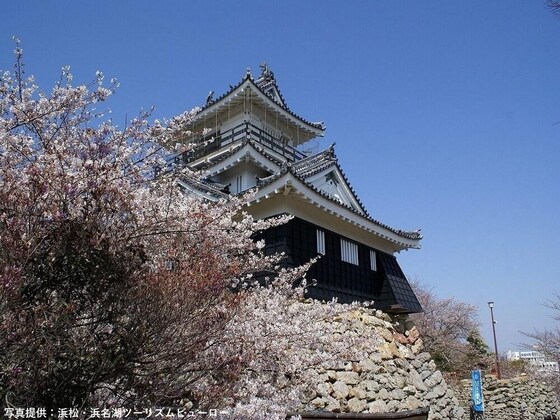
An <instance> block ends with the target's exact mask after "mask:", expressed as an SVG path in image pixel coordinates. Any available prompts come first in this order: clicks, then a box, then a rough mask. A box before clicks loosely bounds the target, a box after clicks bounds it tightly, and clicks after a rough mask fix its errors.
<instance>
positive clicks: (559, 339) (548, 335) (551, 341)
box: [523, 292, 560, 398]
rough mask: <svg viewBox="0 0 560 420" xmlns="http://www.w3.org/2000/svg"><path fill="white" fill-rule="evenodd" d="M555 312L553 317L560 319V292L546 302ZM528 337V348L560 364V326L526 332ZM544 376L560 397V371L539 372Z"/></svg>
mask: <svg viewBox="0 0 560 420" xmlns="http://www.w3.org/2000/svg"><path fill="white" fill-rule="evenodd" d="M544 305H545V306H546V307H547V308H548V309H550V310H551V311H552V312H553V319H554V320H556V321H560V293H558V292H556V293H554V296H553V298H551V299H550V300H548V301H547V302H546V303H545V304H544ZM523 334H524V335H525V336H526V337H528V338H529V339H531V341H532V343H531V344H530V345H525V347H527V349H530V350H534V351H538V352H540V353H542V354H543V355H544V356H545V358H546V359H547V360H548V361H552V362H556V363H558V364H560V328H559V327H558V325H557V326H556V327H555V328H549V329H536V330H535V331H533V332H524V333H523ZM537 374H538V375H539V376H541V377H542V379H544V380H545V381H546V382H547V383H548V384H549V385H550V386H551V387H552V389H554V391H555V392H556V394H557V395H558V396H559V398H560V373H559V372H556V371H554V370H548V371H543V372H538V373H537Z"/></svg>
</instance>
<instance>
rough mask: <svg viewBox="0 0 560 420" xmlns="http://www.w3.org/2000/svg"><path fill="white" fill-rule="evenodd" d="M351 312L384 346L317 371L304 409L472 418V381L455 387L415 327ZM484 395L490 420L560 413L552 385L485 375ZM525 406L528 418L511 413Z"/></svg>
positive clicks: (530, 418) (368, 312) (440, 418)
mask: <svg viewBox="0 0 560 420" xmlns="http://www.w3.org/2000/svg"><path fill="white" fill-rule="evenodd" d="M346 316H348V317H351V319H352V325H355V327H356V329H357V330H360V332H361V333H364V334H376V335H377V336H379V337H381V340H380V344H379V345H378V346H377V347H376V348H373V349H372V350H371V351H370V352H368V354H367V356H366V357H365V358H363V359H362V360H360V361H348V362H346V363H341V364H340V365H338V366H337V367H336V368H332V369H319V370H317V377H318V378H319V381H318V384H317V385H316V387H314V388H313V390H312V391H311V392H309V393H308V395H306V397H305V400H304V401H302V406H301V409H302V410H305V411H331V412H353V413H368V412H369V413H381V412H397V411H406V410H414V409H417V408H421V407H429V408H430V414H429V419H430V420H463V419H465V420H466V419H468V418H469V414H468V407H469V399H470V394H469V392H470V391H469V389H470V388H469V386H470V382H469V381H464V382H460V383H458V384H457V385H456V386H455V387H454V388H455V389H452V387H451V386H450V385H448V383H447V382H446V381H445V379H444V377H443V375H442V373H441V372H440V371H439V370H438V369H437V366H436V365H435V363H434V361H433V360H432V358H431V356H430V354H429V353H427V352H425V351H424V350H423V344H422V339H421V337H420V335H419V333H418V330H417V329H416V328H415V327H414V326H412V325H409V324H408V323H407V322H403V321H402V320H401V321H396V320H395V319H392V318H391V317H390V316H389V315H387V314H384V313H383V312H381V311H375V310H367V309H359V310H354V311H351V312H349V313H348V314H347V315H346ZM484 394H485V399H486V407H487V410H488V411H487V415H486V419H487V420H491V419H496V420H499V419H506V418H507V419H518V418H519V419H527V420H533V419H534V420H540V419H543V418H544V416H545V415H547V414H550V413H560V410H559V407H558V401H557V400H556V397H555V396H554V394H553V393H552V392H550V390H549V389H548V388H547V387H546V385H544V384H542V383H540V384H535V383H534V381H533V382H531V381H529V380H528V379H526V380H520V381H511V382H507V381H495V380H492V379H491V378H485V382H484ZM521 408H524V411H523V413H526V415H527V416H526V417H517V416H513V417H507V416H508V415H512V413H514V411H513V410H514V409H518V410H517V411H515V413H517V414H518V413H520V412H521V411H519V410H520V409H521ZM502 415H505V416H506V417H502ZM489 416H490V417H489Z"/></svg>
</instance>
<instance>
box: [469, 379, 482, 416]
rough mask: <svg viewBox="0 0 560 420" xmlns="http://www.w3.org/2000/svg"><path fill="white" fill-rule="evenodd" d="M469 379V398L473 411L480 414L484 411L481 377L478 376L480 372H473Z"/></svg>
mask: <svg viewBox="0 0 560 420" xmlns="http://www.w3.org/2000/svg"><path fill="white" fill-rule="evenodd" d="M471 379H472V388H471V398H472V403H473V410H474V411H478V412H480V413H482V412H483V411H484V398H483V396H482V375H481V374H480V370H473V371H472V372H471Z"/></svg>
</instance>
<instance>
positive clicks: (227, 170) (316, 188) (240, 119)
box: [176, 64, 422, 313]
mask: <svg viewBox="0 0 560 420" xmlns="http://www.w3.org/2000/svg"><path fill="white" fill-rule="evenodd" d="M188 129H189V131H190V132H192V133H202V132H203V131H204V129H210V132H208V133H205V134H204V136H202V135H200V136H199V137H198V138H195V139H194V141H193V139H187V140H186V141H188V142H191V143H195V144H198V146H196V147H195V148H194V149H192V150H189V151H188V152H185V153H183V154H181V155H179V156H177V157H176V162H177V163H178V164H182V165H186V166H188V167H189V168H191V169H193V170H195V171H198V172H201V173H202V174H203V178H202V180H193V179H184V180H182V181H181V185H182V187H183V188H184V189H185V190H188V191H190V192H192V193H195V194H199V195H202V196H204V197H206V198H208V199H217V198H220V197H226V196H227V195H228V194H241V193H243V192H245V191H247V190H249V189H256V191H257V192H256V195H255V196H254V197H253V199H252V201H251V202H250V203H249V206H248V208H247V211H248V212H250V213H251V214H252V215H253V216H255V217H257V218H267V217H272V216H276V215H280V214H286V213H287V214H290V215H293V216H294V219H293V220H292V221H290V222H289V223H288V224H286V225H284V226H279V227H277V228H275V229H270V230H269V231H266V232H264V233H263V237H264V239H265V243H266V251H267V252H268V253H274V252H285V254H286V256H287V258H286V261H285V265H286V266H297V265H300V264H303V263H305V262H307V261H309V259H311V258H313V257H316V256H318V255H320V256H321V258H320V259H319V261H318V262H317V263H316V264H314V265H313V267H312V268H311V269H310V272H309V274H308V277H309V278H310V279H316V280H317V284H316V285H315V286H313V287H311V288H309V291H308V294H309V296H310V297H313V298H317V299H325V300H331V299H332V298H334V297H336V298H338V300H339V302H352V301H374V302H375V303H374V306H375V307H376V308H378V309H382V310H384V311H386V312H389V313H413V312H421V311H422V308H421V306H420V303H419V302H418V300H417V298H416V296H415V295H414V292H413V291H412V289H411V287H410V284H409V282H408V281H407V279H406V277H405V275H404V273H403V271H402V270H401V268H400V266H399V264H398V262H397V260H396V258H395V256H394V254H395V253H397V252H399V251H402V250H407V249H417V248H420V240H421V239H422V235H421V234H420V232H419V231H405V230H401V229H395V228H393V227H390V226H388V225H386V224H383V223H381V222H380V221H378V220H376V219H374V218H373V217H371V216H370V214H369V213H368V212H367V210H366V209H365V208H364V206H363V204H362V202H361V201H360V200H359V198H358V197H357V196H356V193H355V192H354V190H353V189H352V187H351V186H350V183H349V181H348V179H347V177H346V175H345V174H344V172H343V170H342V168H341V167H340V165H339V162H338V160H337V157H336V155H335V152H334V145H332V146H330V147H328V148H327V149H326V150H324V151H321V152H318V153H313V152H311V151H310V150H306V148H305V147H303V145H306V146H308V144H309V143H308V142H310V141H311V140H313V139H315V138H317V137H322V136H323V134H324V131H325V125H324V123H323V122H310V121H308V120H306V119H304V118H302V117H300V116H299V115H297V114H296V113H294V112H293V111H292V110H291V109H290V108H289V107H288V105H287V103H286V101H285V99H284V97H283V96H282V94H281V92H280V89H279V87H278V85H277V83H276V79H275V77H274V74H273V73H272V71H270V69H269V68H268V66H267V65H266V64H263V65H261V74H260V76H259V77H258V78H257V79H256V80H255V79H254V78H253V76H252V75H251V73H250V71H249V70H247V72H246V74H245V76H244V77H243V78H242V80H241V81H240V82H239V83H237V84H235V85H230V88H229V90H228V91H227V92H226V93H224V94H223V95H220V96H217V97H214V93H213V92H211V93H210V94H209V95H208V98H207V99H206V103H205V105H204V106H203V107H202V109H201V110H200V111H199V112H198V114H197V115H196V116H195V117H194V118H193V120H192V124H191V125H190V126H189V127H188ZM364 153H369V154H371V159H372V165H374V160H375V159H382V157H380V156H376V155H375V152H373V151H372V150H364ZM398 164H399V163H396V165H398ZM377 182H379V181H377ZM386 193H389V192H386ZM390 193H391V194H393V193H395V192H390ZM380 204H382V202H380Z"/></svg>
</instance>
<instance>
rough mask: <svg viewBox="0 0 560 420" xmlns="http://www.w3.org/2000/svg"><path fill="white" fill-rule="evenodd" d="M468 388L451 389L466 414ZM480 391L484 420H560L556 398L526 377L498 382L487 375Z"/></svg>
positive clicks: (462, 385)
mask: <svg viewBox="0 0 560 420" xmlns="http://www.w3.org/2000/svg"><path fill="white" fill-rule="evenodd" d="M470 386H471V384H470V381H469V380H464V381H461V382H459V383H458V384H457V386H454V388H455V393H456V395H457V397H458V399H459V402H460V404H461V406H462V407H463V408H464V409H465V410H467V409H468V407H469V404H470ZM482 390H483V395H484V410H485V411H484V414H485V418H486V419H487V420H502V419H504V420H505V419H507V420H510V419H523V420H542V419H544V418H545V416H547V415H550V414H556V415H557V416H560V404H559V402H558V399H557V397H556V395H555V394H554V392H552V391H551V389H550V388H549V387H548V386H547V385H546V384H545V383H544V382H542V381H540V380H537V379H532V378H529V377H527V376H524V377H523V376H522V377H519V378H514V379H503V380H497V379H496V378H495V377H494V376H490V375H488V376H485V377H484V378H483V383H482Z"/></svg>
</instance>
